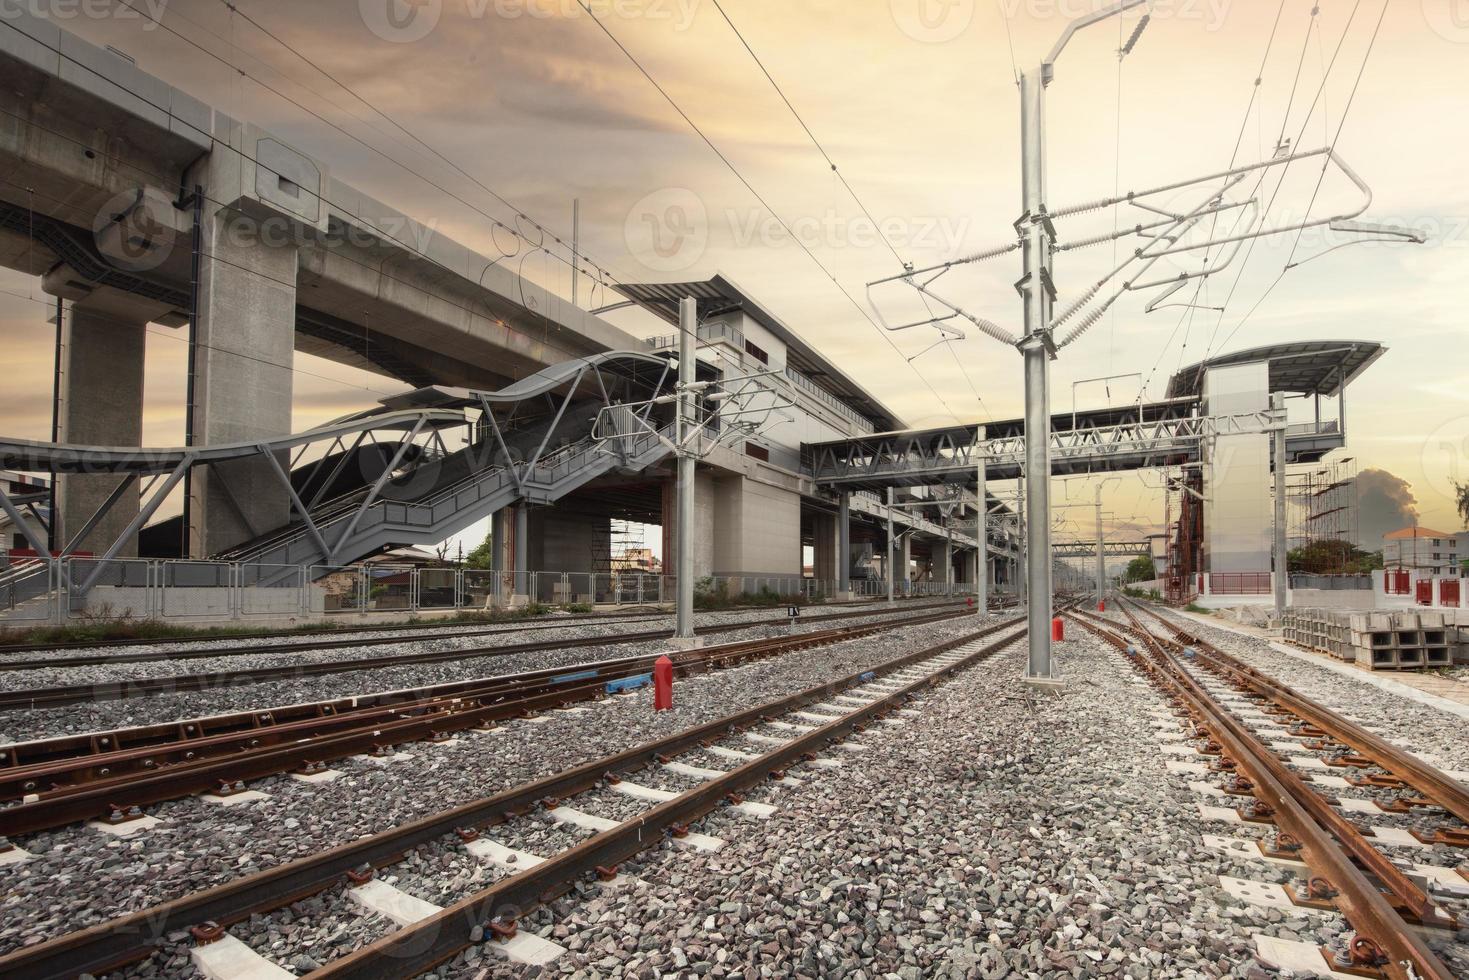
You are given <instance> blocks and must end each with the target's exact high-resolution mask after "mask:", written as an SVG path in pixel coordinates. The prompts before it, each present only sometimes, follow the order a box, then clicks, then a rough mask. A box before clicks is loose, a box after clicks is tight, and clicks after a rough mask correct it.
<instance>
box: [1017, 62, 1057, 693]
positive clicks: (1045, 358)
mask: <svg viewBox="0 0 1469 980" xmlns="http://www.w3.org/2000/svg"><path fill="white" fill-rule="evenodd" d="M1045 73H1046V68H1045V66H1042V67H1041V68H1038V69H1036V70H1035V71H1032V72H1027V73H1025V74H1023V75H1021V77H1020V141H1021V154H1020V175H1021V194H1020V197H1021V205H1022V213H1021V216H1020V221H1019V222H1018V227H1019V229H1020V241H1021V246H1020V250H1021V262H1022V268H1023V270H1024V273H1023V275H1022V276H1021V278H1020V282H1019V283H1017V284H1016V287H1017V288H1018V289H1019V291H1020V296H1021V299H1022V301H1023V307H1024V315H1025V338H1024V339H1023V340H1022V341H1021V342H1020V351H1021V353H1022V354H1023V355H1024V357H1025V475H1026V478H1027V480H1028V481H1029V483H1030V487H1029V490H1030V493H1029V495H1028V497H1027V498H1026V501H1025V517H1026V526H1025V545H1026V552H1027V555H1028V557H1029V559H1030V560H1029V562H1028V563H1027V565H1026V568H1025V591H1026V596H1027V599H1028V604H1027V607H1026V619H1027V623H1028V625H1029V629H1030V657H1029V660H1028V662H1027V665H1026V670H1025V676H1026V677H1027V678H1029V679H1032V680H1049V679H1051V677H1052V676H1053V675H1052V672H1051V563H1050V562H1048V561H1045V560H1038V557H1037V556H1044V555H1047V554H1049V553H1050V551H1051V390H1050V386H1051V358H1052V357H1054V356H1055V353H1056V348H1055V344H1054V342H1053V341H1052V340H1051V328H1050V324H1051V304H1052V302H1053V301H1054V300H1055V295H1056V294H1055V286H1054V285H1053V284H1052V281H1051V247H1052V246H1053V245H1054V244H1055V231H1054V229H1053V228H1052V227H1051V219H1050V217H1049V216H1048V215H1047V214H1046V161H1045V148H1046V134H1045V95H1046V79H1045V77H1044V75H1045Z"/></svg>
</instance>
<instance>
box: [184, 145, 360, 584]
mask: <svg viewBox="0 0 1469 980" xmlns="http://www.w3.org/2000/svg"><path fill="white" fill-rule="evenodd" d="M216 137H217V139H218V140H219V141H220V142H219V143H217V144H216V146H215V148H214V150H212V151H211V152H210V154H209V156H208V158H207V159H205V160H204V161H202V163H201V164H200V166H199V167H197V168H195V170H194V171H193V172H192V173H191V174H190V177H189V182H190V183H193V182H195V181H197V182H198V183H200V184H202V185H203V187H204V191H205V195H206V199H205V200H204V202H203V205H202V214H201V241H202V245H203V248H202V249H201V255H200V257H199V285H198V318H197V322H196V323H195V324H194V328H193V329H194V336H195V340H196V341H197V344H198V346H197V348H196V352H195V357H194V432H193V441H194V444H195V445H200V446H206V445H215V444H219V443H229V442H249V441H254V440H260V439H268V438H271V437H273V436H281V435H286V434H289V433H290V432H291V429H292V425H291V393H292V374H291V365H292V359H293V356H294V348H295V332H296V270H297V253H298V252H299V246H300V244H301V243H302V242H304V241H305V240H307V239H308V238H309V237H310V236H312V235H313V234H315V233H317V232H325V231H326V230H327V206H326V203H325V202H324V201H323V200H322V199H321V197H320V194H321V193H322V192H323V190H324V188H325V186H326V184H327V182H328V178H327V174H326V171H325V168H324V167H322V166H321V165H320V164H318V163H317V162H316V161H314V160H312V159H311V158H309V157H307V156H305V155H304V154H301V153H299V152H297V151H296V150H293V149H291V148H290V147H288V146H286V145H284V144H283V143H281V142H280V141H279V140H278V139H275V138H274V137H271V136H270V135H269V134H267V133H264V132H261V131H259V130H256V129H254V128H253V127H250V126H247V125H244V124H234V125H232V126H229V127H228V129H227V130H226V131H224V132H221V133H217V134H216ZM281 462H282V464H283V465H287V461H286V460H284V459H283V460H282V461H281ZM288 515H289V501H288V499H287V496H286V493H285V490H284V489H283V488H282V487H281V486H280V484H279V482H277V480H276V479H275V478H274V476H273V474H272V467H271V465H270V462H269V461H268V460H264V459H253V460H239V461H235V462H232V463H225V464H221V465H220V466H217V467H208V468H201V469H199V470H196V471H195V474H194V477H193V481H192V486H191V501H190V524H191V527H190V550H191V552H192V553H193V555H194V556H195V557H206V556H208V555H212V554H215V553H218V552H220V551H224V550H227V549H229V548H231V547H233V546H235V545H238V544H240V543H241V542H244V541H246V540H249V539H250V538H251V537H253V536H255V535H257V534H263V533H266V532H268V531H272V530H274V529H276V528H278V527H280V526H281V525H283V524H285V523H286V520H287V517H288ZM340 557H341V558H342V559H344V560H346V559H350V558H353V557H356V556H349V555H343V556H340Z"/></svg>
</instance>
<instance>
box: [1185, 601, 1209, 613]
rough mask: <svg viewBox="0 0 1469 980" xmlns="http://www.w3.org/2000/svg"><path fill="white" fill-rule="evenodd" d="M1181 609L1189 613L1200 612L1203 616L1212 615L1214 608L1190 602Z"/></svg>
mask: <svg viewBox="0 0 1469 980" xmlns="http://www.w3.org/2000/svg"><path fill="white" fill-rule="evenodd" d="M1183 611H1184V612H1191V613H1202V614H1203V615H1205V616H1212V615H1214V610H1212V609H1205V608H1204V607H1203V606H1201V605H1199V604H1198V603H1197V602H1190V603H1189V604H1188V605H1186V606H1184V607H1183Z"/></svg>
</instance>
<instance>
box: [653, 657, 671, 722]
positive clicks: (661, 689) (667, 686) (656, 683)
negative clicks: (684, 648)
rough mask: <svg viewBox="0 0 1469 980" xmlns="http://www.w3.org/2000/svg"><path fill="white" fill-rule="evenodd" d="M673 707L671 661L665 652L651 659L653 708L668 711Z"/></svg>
mask: <svg viewBox="0 0 1469 980" xmlns="http://www.w3.org/2000/svg"><path fill="white" fill-rule="evenodd" d="M672 707H673V661H672V660H669V659H668V656H667V654H665V655H663V656H661V657H659V658H658V659H657V660H655V661H653V710H654V711H668V710H669V709H671V708H672Z"/></svg>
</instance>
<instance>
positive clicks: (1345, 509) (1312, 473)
mask: <svg viewBox="0 0 1469 980" xmlns="http://www.w3.org/2000/svg"><path fill="white" fill-rule="evenodd" d="M1285 492H1286V513H1287V515H1288V517H1287V534H1288V539H1289V545H1290V551H1291V557H1292V562H1291V571H1292V572H1295V573H1300V574H1307V575H1356V574H1360V573H1361V572H1362V569H1361V568H1360V567H1359V562H1358V554H1357V535H1358V532H1359V530H1360V511H1359V508H1358V506H1357V461H1356V459H1355V458H1354V457H1347V458H1345V459H1341V460H1336V461H1333V462H1323V463H1316V464H1312V465H1311V466H1310V467H1309V468H1308V469H1302V470H1299V471H1297V472H1295V473H1290V474H1287V477H1286V491H1285Z"/></svg>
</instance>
